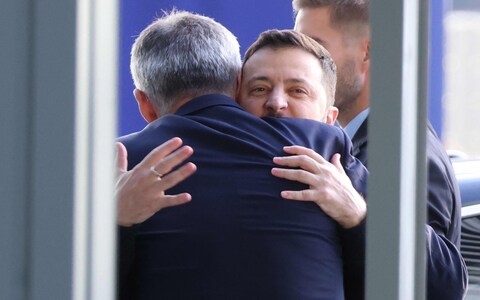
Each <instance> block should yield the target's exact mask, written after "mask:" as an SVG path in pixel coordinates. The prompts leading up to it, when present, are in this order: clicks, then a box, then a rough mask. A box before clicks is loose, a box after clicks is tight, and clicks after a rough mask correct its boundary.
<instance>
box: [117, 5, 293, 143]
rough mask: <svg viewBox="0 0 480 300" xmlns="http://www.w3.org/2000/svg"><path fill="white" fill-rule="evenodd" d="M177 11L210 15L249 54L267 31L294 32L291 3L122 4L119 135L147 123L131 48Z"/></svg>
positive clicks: (137, 128)
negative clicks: (164, 13)
mask: <svg viewBox="0 0 480 300" xmlns="http://www.w3.org/2000/svg"><path fill="white" fill-rule="evenodd" d="M173 7H176V8H177V9H181V10H188V11H194V12H197V13H200V14H204V15H207V16H209V17H212V18H214V19H215V20H217V21H218V22H220V23H222V24H223V25H224V26H225V27H227V28H228V29H229V30H230V31H232V32H233V33H234V34H235V35H236V36H237V38H238V40H239V42H240V45H241V53H242V55H243V53H244V52H245V50H246V49H247V48H248V46H249V45H250V44H252V43H253V42H254V41H255V40H256V38H257V36H258V34H259V33H260V32H262V31H264V30H267V29H272V28H278V29H286V28H293V24H294V20H293V14H292V8H291V1H290V0H281V1H279V0H176V1H175V0H170V1H167V0H163V1H161V0H121V1H120V66H119V71H120V75H119V84H120V86H119V89H120V90H119V97H120V98H119V102H120V107H119V134H120V135H122V134H126V133H130V132H133V131H137V130H140V129H142V128H143V127H144V126H145V125H146V122H145V121H144V120H143V118H142V117H141V116H140V113H139V112H138V108H137V104H136V101H135V98H134V97H133V89H134V85H133V81H132V78H131V76H130V67H129V63H130V48H131V46H132V44H133V42H134V40H135V37H136V36H137V35H138V34H139V33H140V32H141V31H142V29H144V28H145V27H146V26H147V25H148V24H150V23H151V22H152V21H153V20H154V19H155V18H156V17H160V16H162V10H171V9H172V8H173Z"/></svg>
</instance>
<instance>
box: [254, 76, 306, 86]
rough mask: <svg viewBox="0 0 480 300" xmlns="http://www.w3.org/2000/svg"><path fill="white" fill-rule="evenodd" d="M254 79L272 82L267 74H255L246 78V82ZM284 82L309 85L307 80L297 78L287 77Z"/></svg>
mask: <svg viewBox="0 0 480 300" xmlns="http://www.w3.org/2000/svg"><path fill="white" fill-rule="evenodd" d="M255 81H267V82H269V83H271V82H272V80H271V79H270V78H268V77H267V76H255V77H253V78H251V79H250V80H248V81H247V84H251V83H252V82H255ZM284 82H286V83H304V84H307V85H310V83H309V82H308V81H307V80H304V79H299V78H289V79H286V80H284Z"/></svg>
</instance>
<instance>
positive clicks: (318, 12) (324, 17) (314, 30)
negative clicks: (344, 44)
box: [295, 7, 341, 47]
mask: <svg viewBox="0 0 480 300" xmlns="http://www.w3.org/2000/svg"><path fill="white" fill-rule="evenodd" d="M330 14H331V8H330V7H314V8H303V9H301V10H300V11H299V12H298V14H297V16H296V18H295V30H296V31H299V32H301V33H303V34H305V35H308V36H310V37H311V38H313V39H315V40H317V42H319V43H320V44H322V45H324V46H325V47H327V46H329V43H332V42H334V40H337V39H341V32H340V30H339V28H336V27H334V26H332V24H331V21H330Z"/></svg>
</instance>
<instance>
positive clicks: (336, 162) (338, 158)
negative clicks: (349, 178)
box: [330, 153, 346, 174]
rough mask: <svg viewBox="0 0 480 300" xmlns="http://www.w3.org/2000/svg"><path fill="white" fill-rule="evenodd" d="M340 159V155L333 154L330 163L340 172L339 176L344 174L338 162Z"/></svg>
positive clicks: (340, 163)
mask: <svg viewBox="0 0 480 300" xmlns="http://www.w3.org/2000/svg"><path fill="white" fill-rule="evenodd" d="M340 158H341V156H340V153H335V154H334V155H333V156H332V160H331V161H330V162H331V163H332V165H334V166H335V168H337V170H338V172H340V173H341V174H346V173H345V170H344V169H343V166H342V162H341V161H340Z"/></svg>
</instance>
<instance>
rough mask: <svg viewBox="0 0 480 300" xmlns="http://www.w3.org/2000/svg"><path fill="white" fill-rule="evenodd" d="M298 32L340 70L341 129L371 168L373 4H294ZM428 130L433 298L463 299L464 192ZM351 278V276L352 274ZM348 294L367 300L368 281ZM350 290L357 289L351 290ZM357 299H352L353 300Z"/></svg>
mask: <svg viewBox="0 0 480 300" xmlns="http://www.w3.org/2000/svg"><path fill="white" fill-rule="evenodd" d="M292 6H293V10H294V14H295V30H296V31H299V32H301V33H304V34H306V35H308V36H310V37H311V38H313V39H315V40H316V41H318V42H319V43H320V44H322V45H323V46H324V47H325V48H326V49H327V50H328V51H329V52H330V53H331V55H332V57H333V59H334V61H335V63H336V65H337V90H336V97H335V106H336V107H337V108H338V110H339V115H338V120H337V121H338V123H339V124H340V125H341V126H342V127H343V129H344V130H345V131H346V132H347V134H348V135H349V136H350V138H351V139H352V144H353V154H354V155H355V156H356V157H357V158H359V159H360V160H361V161H362V163H363V164H364V165H365V166H367V165H368V151H367V149H368V148H367V146H368V128H367V127H368V114H369V104H370V24H369V13H368V9H369V1H368V0H293V1H292ZM426 130H427V158H426V159H427V163H428V164H427V166H428V182H427V190H428V198H427V211H428V216H427V224H426V225H425V233H426V241H427V245H426V255H427V298H428V299H431V300H435V299H462V298H463V295H464V293H465V291H466V286H467V276H468V275H467V270H466V266H465V263H464V261H463V258H462V256H461V254H460V251H459V247H460V226H461V225H460V222H461V216H460V210H461V201H460V193H459V188H458V185H457V182H456V178H455V174H454V171H453V168H452V166H451V163H450V160H449V158H448V156H447V154H446V152H445V149H444V148H443V146H442V144H441V142H440V141H439V139H438V137H437V135H436V133H435V132H434V130H433V128H432V126H431V124H430V123H428V124H427V126H426ZM348 273H349V272H348V271H346V274H348ZM345 279H346V280H347V281H348V280H350V281H353V282H358V285H357V288H355V289H353V290H352V291H348V290H346V296H347V297H348V298H351V299H363V297H364V283H363V282H364V279H363V276H361V277H354V278H349V277H348V276H347V277H345ZM346 286H351V285H349V284H346ZM350 296H351V297H350Z"/></svg>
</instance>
